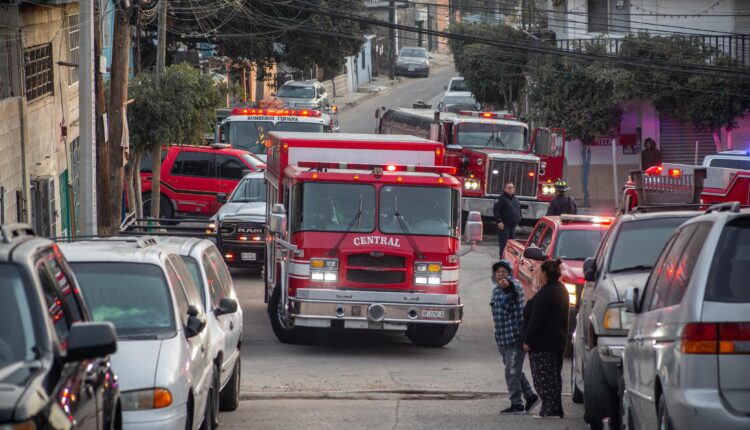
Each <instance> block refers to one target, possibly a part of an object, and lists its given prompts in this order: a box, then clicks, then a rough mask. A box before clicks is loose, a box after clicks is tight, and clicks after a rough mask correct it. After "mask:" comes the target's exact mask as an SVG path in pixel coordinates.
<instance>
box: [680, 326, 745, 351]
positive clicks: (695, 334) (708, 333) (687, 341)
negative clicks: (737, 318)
mask: <svg viewBox="0 0 750 430" xmlns="http://www.w3.org/2000/svg"><path fill="white" fill-rule="evenodd" d="M682 352H684V353H686V354H750V323H690V324H688V325H687V326H686V327H685V330H684V331H683V333H682Z"/></svg>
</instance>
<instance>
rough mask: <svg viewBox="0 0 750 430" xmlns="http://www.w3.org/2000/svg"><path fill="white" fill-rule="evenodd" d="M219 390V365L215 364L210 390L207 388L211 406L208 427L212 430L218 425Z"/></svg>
mask: <svg viewBox="0 0 750 430" xmlns="http://www.w3.org/2000/svg"><path fill="white" fill-rule="evenodd" d="M220 390H221V367H220V366H219V365H216V366H215V367H214V377H213V381H212V383H211V390H209V395H208V401H209V405H210V407H211V421H209V429H210V430H214V429H215V428H217V427H219V392H220Z"/></svg>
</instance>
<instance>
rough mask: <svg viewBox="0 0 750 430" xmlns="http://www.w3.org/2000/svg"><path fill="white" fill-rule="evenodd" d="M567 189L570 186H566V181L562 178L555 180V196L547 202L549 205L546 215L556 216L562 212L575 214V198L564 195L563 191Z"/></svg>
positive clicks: (576, 210)
mask: <svg viewBox="0 0 750 430" xmlns="http://www.w3.org/2000/svg"><path fill="white" fill-rule="evenodd" d="M569 189H570V187H568V183H567V182H565V181H563V180H562V179H558V180H557V182H555V194H556V196H555V198H554V199H553V200H552V201H551V202H549V207H548V208H547V216H550V215H552V216H557V215H562V214H572V215H575V214H577V213H578V207H577V206H576V201H575V199H573V197H570V196H568V195H565V192H566V191H568V190H569Z"/></svg>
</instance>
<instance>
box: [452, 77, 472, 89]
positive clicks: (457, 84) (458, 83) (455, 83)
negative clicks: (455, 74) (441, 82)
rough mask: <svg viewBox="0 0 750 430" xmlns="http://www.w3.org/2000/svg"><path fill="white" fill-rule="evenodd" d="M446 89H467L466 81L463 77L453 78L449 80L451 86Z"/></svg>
mask: <svg viewBox="0 0 750 430" xmlns="http://www.w3.org/2000/svg"><path fill="white" fill-rule="evenodd" d="M448 91H468V90H467V88H466V82H464V80H463V79H454V80H452V81H451V87H450V88H448Z"/></svg>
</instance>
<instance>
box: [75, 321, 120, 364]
mask: <svg viewBox="0 0 750 430" xmlns="http://www.w3.org/2000/svg"><path fill="white" fill-rule="evenodd" d="M116 351H117V334H115V327H114V326H113V325H112V323H109V322H79V323H75V324H73V325H72V326H71V327H70V333H69V334H68V352H67V354H66V355H65V361H66V362H75V361H81V360H91V359H94V358H98V357H105V356H107V355H109V354H114V353H115V352H116Z"/></svg>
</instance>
